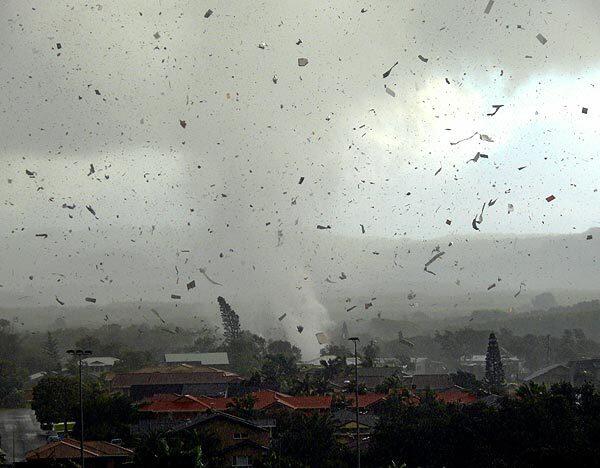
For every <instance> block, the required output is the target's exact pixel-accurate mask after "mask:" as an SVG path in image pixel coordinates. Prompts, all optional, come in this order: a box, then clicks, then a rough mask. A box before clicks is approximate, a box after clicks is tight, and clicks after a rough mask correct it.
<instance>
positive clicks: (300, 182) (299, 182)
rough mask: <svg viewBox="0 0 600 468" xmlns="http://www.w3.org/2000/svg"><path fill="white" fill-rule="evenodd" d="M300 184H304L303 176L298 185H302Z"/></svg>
mask: <svg viewBox="0 0 600 468" xmlns="http://www.w3.org/2000/svg"><path fill="white" fill-rule="evenodd" d="M302 182H304V176H303V177H300V180H299V181H298V185H301V184H302Z"/></svg>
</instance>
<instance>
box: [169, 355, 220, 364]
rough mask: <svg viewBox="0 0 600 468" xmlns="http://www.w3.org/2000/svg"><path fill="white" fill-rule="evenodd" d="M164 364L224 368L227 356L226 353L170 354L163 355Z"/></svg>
mask: <svg viewBox="0 0 600 468" xmlns="http://www.w3.org/2000/svg"><path fill="white" fill-rule="evenodd" d="M165 362H166V363H176V362H195V363H199V364H204V365H207V366H219V365H221V366H224V365H228V364H229V356H227V353H180V354H174V353H172V354H165Z"/></svg>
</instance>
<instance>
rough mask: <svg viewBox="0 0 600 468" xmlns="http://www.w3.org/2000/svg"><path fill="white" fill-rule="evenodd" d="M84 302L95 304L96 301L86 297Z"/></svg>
mask: <svg viewBox="0 0 600 468" xmlns="http://www.w3.org/2000/svg"><path fill="white" fill-rule="evenodd" d="M85 302H91V303H92V304H95V303H96V299H95V298H93V297H86V298H85Z"/></svg>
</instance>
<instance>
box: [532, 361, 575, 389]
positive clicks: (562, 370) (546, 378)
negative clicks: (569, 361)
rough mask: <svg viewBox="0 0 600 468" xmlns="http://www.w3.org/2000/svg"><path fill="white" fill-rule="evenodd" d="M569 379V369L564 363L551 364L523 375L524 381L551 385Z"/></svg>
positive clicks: (568, 380)
mask: <svg viewBox="0 0 600 468" xmlns="http://www.w3.org/2000/svg"><path fill="white" fill-rule="evenodd" d="M570 381H571V369H569V367H568V366H567V365H566V364H552V365H550V366H546V367H542V368H541V369H538V370H537V371H535V372H533V373H532V374H530V375H528V376H527V377H525V382H535V383H537V384H544V385H548V386H550V385H552V384H555V383H560V382H570Z"/></svg>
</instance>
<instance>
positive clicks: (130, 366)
mask: <svg viewBox="0 0 600 468" xmlns="http://www.w3.org/2000/svg"><path fill="white" fill-rule="evenodd" d="M119 359H120V360H119V361H117V363H116V364H115V365H114V367H113V370H114V371H115V372H130V371H134V370H137V369H141V368H142V367H145V366H148V365H150V364H154V363H155V362H156V359H154V356H153V354H152V352H151V351H131V350H127V351H123V352H122V353H121V354H120V355H119Z"/></svg>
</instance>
